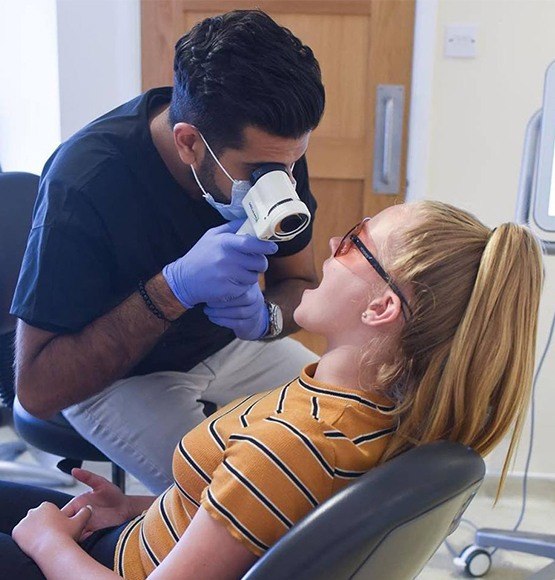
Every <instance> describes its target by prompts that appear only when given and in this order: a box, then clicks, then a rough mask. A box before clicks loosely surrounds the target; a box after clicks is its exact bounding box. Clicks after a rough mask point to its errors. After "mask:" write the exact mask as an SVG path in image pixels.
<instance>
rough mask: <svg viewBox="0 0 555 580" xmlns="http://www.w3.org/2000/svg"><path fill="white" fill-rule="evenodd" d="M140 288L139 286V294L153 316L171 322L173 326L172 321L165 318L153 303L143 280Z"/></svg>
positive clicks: (140, 281)
mask: <svg viewBox="0 0 555 580" xmlns="http://www.w3.org/2000/svg"><path fill="white" fill-rule="evenodd" d="M138 286H139V294H140V295H141V297H142V299H143V300H144V301H145V304H146V305H147V306H148V309H149V310H150V311H151V312H152V314H154V316H156V318H159V319H160V320H165V321H166V322H169V323H170V324H171V322H172V321H171V320H170V319H169V318H166V317H165V316H164V313H163V312H162V311H161V310H159V309H158V307H157V306H156V304H154V302H153V301H152V298H151V297H150V296H149V295H148V292H147V291H146V288H145V283H144V282H143V280H139V284H138Z"/></svg>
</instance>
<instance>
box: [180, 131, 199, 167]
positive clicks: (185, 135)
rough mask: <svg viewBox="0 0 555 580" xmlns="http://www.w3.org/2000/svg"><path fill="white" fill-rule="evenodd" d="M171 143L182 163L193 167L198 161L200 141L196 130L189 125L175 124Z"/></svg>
mask: <svg viewBox="0 0 555 580" xmlns="http://www.w3.org/2000/svg"><path fill="white" fill-rule="evenodd" d="M173 141H174V143H175V147H176V149H177V153H178V154H179V157H180V159H181V161H183V163H186V164H187V165H193V164H194V163H195V162H197V161H200V157H201V156H200V155H199V153H200V149H201V143H202V139H201V137H200V135H199V132H198V129H197V128H196V127H195V126H194V125H191V124H189V123H176V124H175V125H174V128H173Z"/></svg>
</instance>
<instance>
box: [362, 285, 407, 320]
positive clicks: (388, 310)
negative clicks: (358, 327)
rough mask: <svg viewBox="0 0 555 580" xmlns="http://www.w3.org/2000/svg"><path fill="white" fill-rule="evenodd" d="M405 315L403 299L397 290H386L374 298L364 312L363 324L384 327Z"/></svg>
mask: <svg viewBox="0 0 555 580" xmlns="http://www.w3.org/2000/svg"><path fill="white" fill-rule="evenodd" d="M402 316H403V310H402V305H401V300H399V297H398V296H397V294H395V292H392V291H391V290H386V291H385V292H384V293H383V294H382V295H381V296H378V297H377V298H373V299H372V300H371V301H370V302H369V303H368V306H367V307H366V310H365V311H364V312H363V313H362V316H361V320H362V323H363V324H366V325H368V326H373V327H382V326H385V325H386V324H393V323H394V322H397V320H399V319H400V317H402Z"/></svg>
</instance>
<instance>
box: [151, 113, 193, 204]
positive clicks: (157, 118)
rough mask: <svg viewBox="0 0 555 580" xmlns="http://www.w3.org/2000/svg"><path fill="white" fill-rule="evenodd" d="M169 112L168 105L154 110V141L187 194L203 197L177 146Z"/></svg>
mask: <svg viewBox="0 0 555 580" xmlns="http://www.w3.org/2000/svg"><path fill="white" fill-rule="evenodd" d="M168 112H169V107H168V105H164V106H163V107H162V108H159V109H156V110H155V111H153V113H152V115H151V117H150V120H149V127H150V134H151V136H152V141H153V143H154V146H155V147H156V149H157V151H158V153H159V154H160V157H161V158H162V161H163V162H164V164H165V165H166V167H167V168H168V171H169V172H170V173H171V175H172V177H173V178H174V179H175V180H176V181H177V183H179V185H180V186H181V187H182V188H183V189H184V190H185V191H186V192H187V195H189V196H190V197H192V198H193V199H201V198H202V192H201V191H200V189H199V187H198V185H197V184H196V182H195V180H194V178H193V176H192V174H191V170H190V168H189V166H188V165H185V164H184V163H183V161H181V158H180V157H179V154H178V152H177V149H176V147H175V143H174V140H173V132H172V130H171V127H170V124H169V120H168Z"/></svg>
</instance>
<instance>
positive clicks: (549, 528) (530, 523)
mask: <svg viewBox="0 0 555 580" xmlns="http://www.w3.org/2000/svg"><path fill="white" fill-rule="evenodd" d="M15 439H16V436H15V434H14V432H13V431H12V430H11V428H9V427H6V426H3V427H0V444H1V443H3V442H8V441H14V440H15ZM17 461H18V462H27V463H31V464H37V462H40V463H41V464H43V465H48V464H50V465H54V464H55V461H56V458H54V457H53V456H47V455H45V454H42V453H40V452H39V453H31V452H29V451H27V452H26V453H24V454H23V455H22V456H20V457H19V458H18V460H17ZM84 467H85V468H86V469H90V470H91V471H94V472H95V473H99V474H101V475H103V476H104V477H106V478H107V479H109V478H110V466H109V464H107V463H88V462H86V463H85V465H84ZM1 469H2V466H1V463H0V477H3V474H2V471H1ZM56 489H59V490H60V491H64V492H66V493H69V494H72V495H75V494H78V493H80V492H81V491H84V490H85V489H87V488H86V487H85V486H84V485H82V484H80V483H78V484H74V485H72V486H71V487H57V488H56ZM127 493H130V494H145V493H147V491H146V490H145V488H144V487H143V486H142V485H141V484H140V483H139V482H138V481H137V480H135V479H134V478H132V477H130V476H128V477H127ZM493 493H494V486H493V485H492V484H490V483H487V484H485V485H483V486H482V489H481V490H480V492H479V493H478V495H477V496H476V498H475V499H474V501H473V502H472V503H471V505H470V507H469V508H468V510H467V511H466V513H465V521H463V522H462V523H461V525H460V526H459V528H458V529H457V530H456V531H455V532H454V533H453V534H452V535H451V537H450V539H449V540H450V543H451V544H452V546H453V548H454V549H455V550H456V552H457V553H458V552H460V550H462V549H463V548H464V547H465V546H467V545H469V544H471V543H472V540H473V531H474V530H473V525H474V526H479V527H493V528H503V529H512V527H513V526H514V524H515V522H516V520H517V518H518V514H519V512H520V506H521V498H520V495H519V487H518V486H508V489H507V492H506V493H505V494H504V496H503V497H502V499H501V500H500V502H499V503H498V505H497V506H495V507H493ZM554 518H555V493H554V488H553V487H549V486H543V487H541V488H539V489H536V490H534V489H532V492H531V493H530V496H529V499H528V506H527V510H526V516H525V518H524V521H523V524H522V526H521V528H520V529H523V530H528V531H534V532H545V533H552V534H553V533H555V525H554V523H553V522H554ZM466 520H468V522H467V521H466ZM549 563H550V560H548V559H546V558H540V557H537V556H530V555H527V554H520V553H517V552H509V551H504V550H499V551H497V552H496V554H495V555H494V556H493V566H492V569H491V570H490V572H489V573H488V575H487V578H488V579H491V580H521V579H525V578H527V577H528V576H529V575H530V574H532V573H534V572H536V571H538V570H540V569H541V568H543V567H544V566H547V565H548V564H549ZM462 577H464V575H463V574H462V573H461V571H460V570H458V569H457V568H456V567H455V566H454V565H453V557H452V556H451V554H450V553H449V551H448V549H447V548H446V546H445V544H443V545H442V546H441V547H440V548H439V550H438V551H437V552H436V554H435V555H434V556H433V558H432V559H431V560H430V562H429V563H428V564H427V566H426V567H425V568H424V570H423V571H422V572H421V573H420V575H419V576H418V580H445V579H448V578H462ZM380 580H387V579H386V578H384V579H380Z"/></svg>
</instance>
